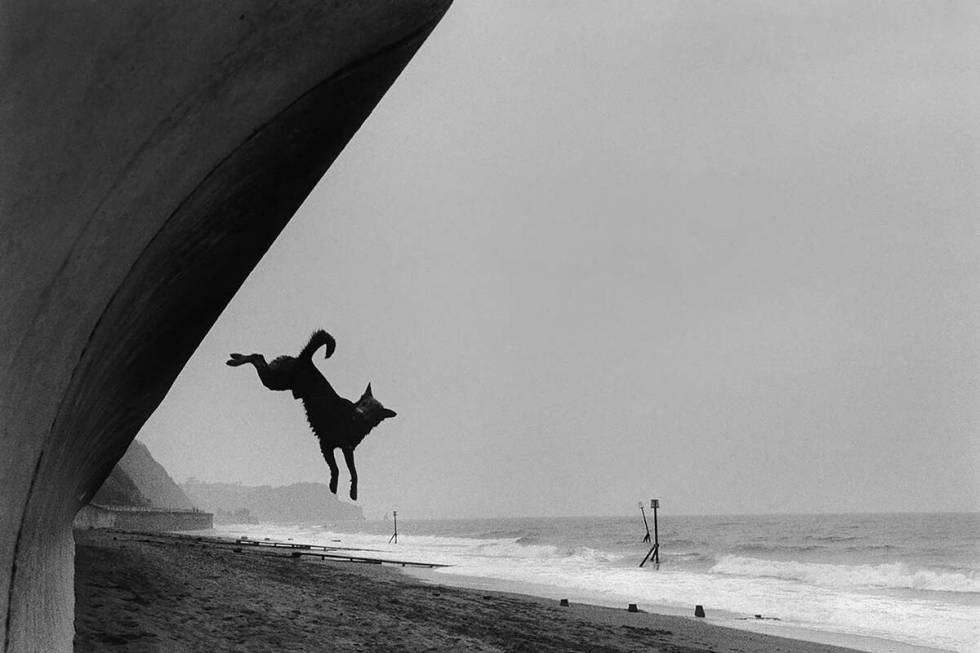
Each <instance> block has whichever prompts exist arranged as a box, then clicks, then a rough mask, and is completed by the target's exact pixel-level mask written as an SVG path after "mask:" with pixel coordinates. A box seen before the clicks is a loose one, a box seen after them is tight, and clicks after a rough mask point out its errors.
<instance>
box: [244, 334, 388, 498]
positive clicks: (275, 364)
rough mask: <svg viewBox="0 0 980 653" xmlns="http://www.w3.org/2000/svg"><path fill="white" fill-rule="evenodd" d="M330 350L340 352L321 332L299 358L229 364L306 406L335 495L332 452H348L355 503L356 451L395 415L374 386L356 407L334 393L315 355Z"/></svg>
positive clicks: (251, 356)
mask: <svg viewBox="0 0 980 653" xmlns="http://www.w3.org/2000/svg"><path fill="white" fill-rule="evenodd" d="M323 346H326V348H327V351H326V356H325V357H324V358H330V356H331V354H333V352H334V349H336V347H337V343H336V341H335V340H334V339H333V336H331V335H330V334H329V333H327V332H326V331H324V330H323V329H319V330H317V331H315V332H314V333H313V335H312V336H310V341H309V342H308V343H307V344H306V346H305V347H303V349H302V351H300V353H299V355H298V356H295V357H293V356H279V357H278V358H276V359H274V360H273V361H272V362H271V363H266V361H265V357H264V356H262V354H249V355H247V356H245V355H242V354H231V356H230V358H229V359H228V361H227V363H226V364H227V365H230V366H232V367H237V366H239V365H245V364H251V365H254V366H255V370H256V372H258V374H259V379H260V380H261V381H262V384H263V385H264V386H265V387H267V388H269V389H270V390H291V391H292V392H293V397H295V398H297V399H299V400H300V401H302V402H303V408H304V409H305V410H306V419H307V421H309V423H310V428H311V429H313V433H314V435H316V437H317V439H318V440H319V441H320V451H321V452H322V453H323V459H324V460H326V461H327V465H328V466H329V467H330V491H331V492H333V493H334V494H336V493H337V474H338V470H337V462H336V460H334V456H333V450H334V449H338V448H339V449H340V450H341V451H343V452H344V460H345V461H346V462H347V469H348V470H349V471H350V498H351V499H353V500H355V501H356V500H357V468H356V467H354V448H355V447H357V445H359V444H360V443H361V440H363V439H364V436H366V435H367V434H368V433H370V432H371V429H373V428H374V427H375V426H377V425H378V424H380V423H381V422H382V421H383V420H385V419H388V418H389V417H394V416H395V411H393V410H388V409H387V408H385V407H384V406H382V405H381V402H379V401H378V400H377V399H375V398H374V396H373V395H372V394H371V384H370V383H369V384H368V387H367V390H365V391H364V394H363V395H361V398H360V399H358V400H357V402H356V403H355V402H352V401H349V400H347V399H344V398H343V397H341V396H340V395H338V394H337V393H336V391H334V389H333V387H331V385H330V383H329V382H328V381H327V380H326V379H325V378H324V377H323V375H322V374H320V371H319V370H318V369H317V368H316V366H315V365H314V364H313V354H314V353H315V352H316V351H317V350H318V349H319V348H320V347H323Z"/></svg>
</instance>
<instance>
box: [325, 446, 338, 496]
mask: <svg viewBox="0 0 980 653" xmlns="http://www.w3.org/2000/svg"><path fill="white" fill-rule="evenodd" d="M320 451H321V452H322V453H323V459H324V460H326V461H327V467H329V468H330V491H331V492H333V493H334V494H337V476H338V475H339V474H340V470H338V469H337V461H336V460H334V457H333V447H331V446H330V445H328V444H325V443H324V442H322V441H321V442H320Z"/></svg>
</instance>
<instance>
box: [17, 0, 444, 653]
mask: <svg viewBox="0 0 980 653" xmlns="http://www.w3.org/2000/svg"><path fill="white" fill-rule="evenodd" d="M448 4H449V2H448V0H438V1H435V0H433V1H423V0H400V1H394V0H392V1H380V0H368V1H360V2H350V3H338V2H321V1H313V0H296V1H294V2H288V3H274V2H271V1H270V0H254V1H234V0H230V1H228V2H164V1H162V0H161V1H156V2H133V1H132V0H99V1H92V0H89V1H84V0H83V1H81V2H78V1H73V2H68V1H57V0H9V1H8V2H4V3H3V4H2V5H0V88H2V89H3V93H0V488H3V494H2V499H0V641H2V642H3V644H2V646H3V650H4V651H68V650H70V649H71V645H72V612H73V601H74V599H73V590H72V556H73V541H72V535H71V522H72V518H73V516H74V514H75V512H76V511H77V510H78V509H79V508H80V507H81V506H82V505H84V504H85V503H86V502H87V501H88V499H89V498H90V497H91V495H92V493H94V492H95V490H96V489H97V488H98V487H99V485H100V484H101V482H102V480H103V479H104V478H105V476H106V475H107V474H108V473H109V471H110V470H111V469H112V467H113V465H114V464H115V463H116V461H117V460H118V459H119V458H120V456H122V454H123V452H124V451H125V450H126V447H127V445H128V444H129V443H130V441H131V440H132V439H133V437H134V436H135V435H136V433H137V431H138V429H139V428H140V426H141V425H142V424H143V422H144V421H145V420H146V418H147V417H148V416H149V414H150V413H151V412H152V411H153V410H154V408H155V407H156V406H157V405H158V404H159V402H160V401H161V400H162V398H163V396H164V395H165V393H166V392H167V390H168V388H169V387H170V385H171V383H172V382H173V380H174V379H175V378H176V376H177V374H178V372H179V371H180V369H181V367H182V366H183V365H184V363H185V362H186V361H187V359H188V358H189V356H190V355H191V353H192V352H193V351H194V349H195V347H196V346H197V345H198V343H199V342H200V341H201V339H202V338H203V337H204V335H205V333H206V332H207V330H208V329H209V328H210V326H211V325H212V324H213V322H214V320H215V319H216V318H217V316H218V314H219V313H220V312H221V310H222V309H223V308H224V306H225V305H226V304H227V302H228V301H229V299H230V298H231V296H232V295H233V293H234V292H235V291H236V289H237V288H238V287H239V286H240V285H241V283H242V281H243V280H244V279H245V277H246V275H247V274H248V273H249V271H251V270H252V268H253V267H254V266H255V264H256V262H257V261H258V260H259V258H260V257H261V256H262V255H263V253H264V252H265V251H266V249H267V248H268V247H269V245H270V243H271V242H272V240H273V239H274V238H275V237H276V235H277V234H278V233H279V232H280V230H281V229H282V228H283V226H284V225H285V223H286V221H287V220H288V219H289V218H290V217H291V216H292V214H293V213H294V212H295V210H296V209H297V207H298V206H299V204H300V203H301V202H302V201H303V199H304V198H305V197H306V195H307V194H308V193H309V191H310V190H311V188H312V186H313V185H314V184H315V183H316V181H317V180H318V179H319V178H320V177H321V175H322V174H323V173H324V171H325V170H326V169H327V168H328V167H329V165H330V164H331V162H332V161H333V159H334V158H335V157H336V156H337V154H338V153H339V152H340V150H341V149H342V148H343V147H344V145H345V144H346V143H347V142H348V140H349V139H350V137H351V136H352V135H353V134H354V132H355V131H356V130H357V128H358V127H359V126H360V125H361V123H362V122H363V121H364V119H365V118H366V117H367V116H368V114H369V113H370V111H371V110H372V108H373V107H374V106H375V104H376V103H377V102H378V101H379V99H380V98H381V96H382V95H383V94H384V92H385V91H386V90H387V88H388V87H389V86H390V85H391V84H392V82H393V81H394V79H395V78H396V77H397V75H398V74H399V72H400V71H401V70H402V68H403V67H404V66H405V64H406V63H407V62H408V60H409V59H410V58H411V57H412V55H413V54H414V52H415V51H416V49H417V48H418V47H419V45H420V44H421V43H422V41H423V40H424V39H425V37H426V36H427V35H428V33H429V32H430V31H431V30H432V29H433V27H434V26H435V24H436V23H437V22H438V20H439V18H440V17H441V16H442V14H443V12H444V11H445V10H446V8H447V6H448Z"/></svg>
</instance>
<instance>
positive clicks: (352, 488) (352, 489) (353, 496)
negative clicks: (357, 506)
mask: <svg viewBox="0 0 980 653" xmlns="http://www.w3.org/2000/svg"><path fill="white" fill-rule="evenodd" d="M350 499H351V501H357V486H356V485H353V484H352V485H351V486H350Z"/></svg>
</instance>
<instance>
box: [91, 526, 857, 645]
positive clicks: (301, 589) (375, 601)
mask: <svg viewBox="0 0 980 653" xmlns="http://www.w3.org/2000/svg"><path fill="white" fill-rule="evenodd" d="M75 536H76V542H77V546H76V558H75V568H76V572H75V596H76V605H75V628H76V634H75V650H76V651H107V650H108V651H663V652H665V653H667V652H671V653H687V652H693V651H717V652H718V653H736V652H737V653H755V652H758V653H762V652H771V653H778V652H784V653H790V652H794V653H815V652H816V651H826V652H837V653H845V652H846V651H848V650H849V649H843V648H837V647H832V646H826V645H822V644H814V643H811V642H804V641H799V640H792V639H784V638H779V637H772V636H769V635H761V634H756V633H751V632H747V631H741V630H734V629H730V628H722V627H718V626H712V625H710V624H707V623H704V622H702V621H699V620H696V619H694V618H685V617H674V616H662V615H655V614H647V613H629V612H627V611H626V610H615V609H611V608H602V607H595V606H586V605H574V604H573V605H572V606H570V607H560V606H559V605H558V603H557V602H555V601H551V600H547V599H538V598H535V597H529V596H520V595H513V594H506V593H501V592H487V591H478V590H468V589H461V588H454V587H448V586H442V585H433V584H428V583H423V582H421V581H420V580H418V579H416V578H413V577H411V576H408V575H406V574H402V573H401V572H400V571H399V570H398V568H395V567H391V566H387V565H385V566H381V565H375V564H363V563H354V562H336V561H331V562H319V561H317V562H314V561H311V560H308V559H296V558H292V557H290V555H289V552H288V551H273V550H259V549H254V548H249V547H245V548H241V549H240V552H236V551H235V547H233V546H230V545H218V544H211V543H207V542H199V541H197V540H195V539H193V538H186V537H169V536H159V535H152V536H148V535H139V534H134V533H120V532H110V531H78V532H76V534H75Z"/></svg>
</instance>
